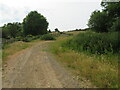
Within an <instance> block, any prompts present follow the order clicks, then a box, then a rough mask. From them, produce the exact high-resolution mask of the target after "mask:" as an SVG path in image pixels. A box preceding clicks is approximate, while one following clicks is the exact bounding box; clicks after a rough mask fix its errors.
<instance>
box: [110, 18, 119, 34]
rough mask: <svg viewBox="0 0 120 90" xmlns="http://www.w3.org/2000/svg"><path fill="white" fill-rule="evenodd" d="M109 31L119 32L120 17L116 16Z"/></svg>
mask: <svg viewBox="0 0 120 90" xmlns="http://www.w3.org/2000/svg"><path fill="white" fill-rule="evenodd" d="M110 31H111V32H116V31H117V32H120V18H117V20H116V21H115V22H113V25H112V27H111V29H110Z"/></svg>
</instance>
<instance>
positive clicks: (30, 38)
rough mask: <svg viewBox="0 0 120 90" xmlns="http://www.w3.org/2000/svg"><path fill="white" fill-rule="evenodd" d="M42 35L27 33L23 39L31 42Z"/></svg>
mask: <svg viewBox="0 0 120 90" xmlns="http://www.w3.org/2000/svg"><path fill="white" fill-rule="evenodd" d="M38 38H40V36H33V35H27V36H26V37H24V38H23V40H22V41H24V42H31V41H32V40H35V39H38Z"/></svg>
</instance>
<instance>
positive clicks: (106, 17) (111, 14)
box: [88, 2, 120, 32]
mask: <svg viewBox="0 0 120 90" xmlns="http://www.w3.org/2000/svg"><path fill="white" fill-rule="evenodd" d="M101 6H102V7H103V9H102V11H101V12H100V11H94V12H93V13H92V15H91V17H90V19H89V22H88V26H89V27H90V28H92V29H93V30H94V31H96V32H109V31H119V26H120V22H119V21H120V19H119V18H120V2H102V3H101Z"/></svg>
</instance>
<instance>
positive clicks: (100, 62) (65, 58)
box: [51, 32, 120, 88]
mask: <svg viewBox="0 0 120 90" xmlns="http://www.w3.org/2000/svg"><path fill="white" fill-rule="evenodd" d="M119 42H120V41H119V40H118V33H117V32H116V33H102V34H101V33H94V32H84V33H80V34H78V35H77V36H74V37H70V38H66V39H65V37H63V38H62V37H60V40H59V39H57V41H56V42H54V43H53V44H52V45H51V51H52V52H53V53H54V54H55V55H56V57H57V59H58V60H59V61H60V62H62V63H63V64H64V65H65V66H66V67H67V68H69V69H70V70H71V71H72V72H73V73H74V74H75V75H76V76H77V77H78V79H79V80H80V82H81V80H82V77H84V78H86V79H87V80H89V81H90V82H92V84H93V85H95V86H97V87H100V88H118V54H119V53H120V51H119V49H120V47H119V46H118V44H119Z"/></svg>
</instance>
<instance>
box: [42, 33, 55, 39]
mask: <svg viewBox="0 0 120 90" xmlns="http://www.w3.org/2000/svg"><path fill="white" fill-rule="evenodd" d="M41 40H55V37H54V36H53V35H51V34H45V35H43V36H42V37H41Z"/></svg>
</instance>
